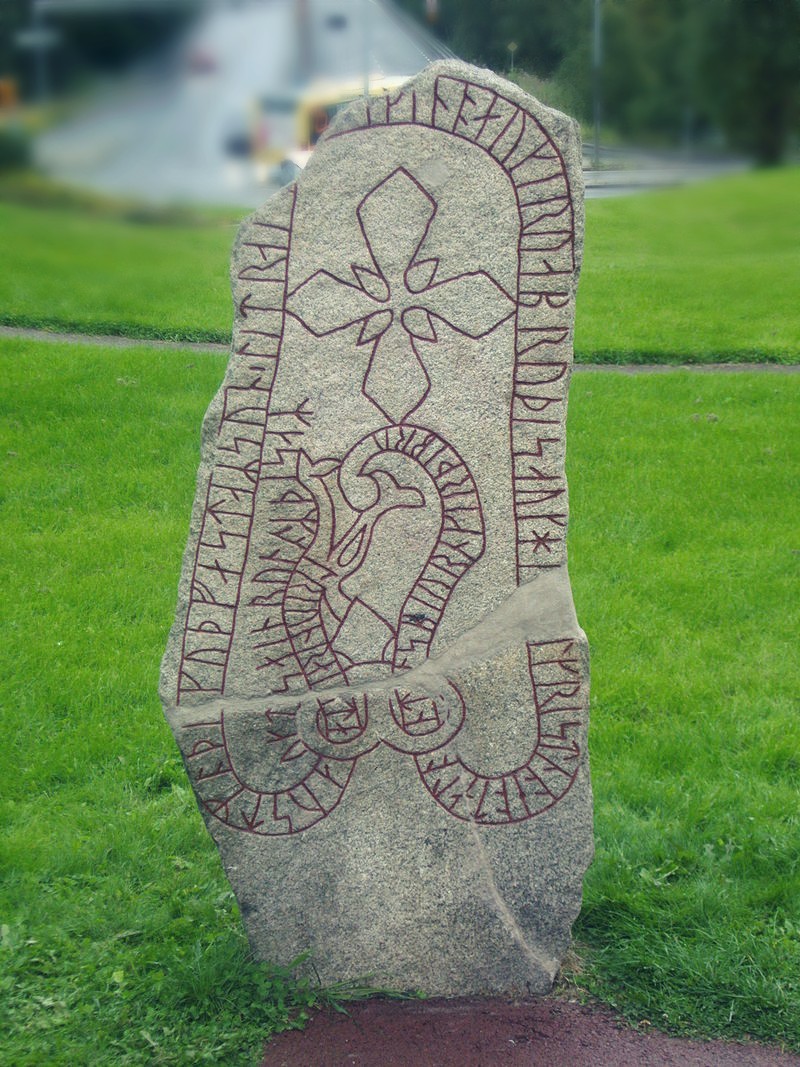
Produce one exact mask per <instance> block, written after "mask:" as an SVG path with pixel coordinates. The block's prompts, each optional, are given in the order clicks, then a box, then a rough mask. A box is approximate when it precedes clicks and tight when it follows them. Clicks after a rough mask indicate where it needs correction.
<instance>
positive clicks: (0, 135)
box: [0, 123, 31, 172]
mask: <svg viewBox="0 0 800 1067" xmlns="http://www.w3.org/2000/svg"><path fill="white" fill-rule="evenodd" d="M30 161H31V142H30V137H29V136H28V134H27V132H26V131H25V129H24V128H23V127H22V126H19V125H15V124H11V123H5V124H3V123H0V172H2V171H7V170H21V169H22V168H23V167H27V166H28V164H29V163H30Z"/></svg>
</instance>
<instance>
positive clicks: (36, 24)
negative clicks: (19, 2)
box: [31, 0, 49, 104]
mask: <svg viewBox="0 0 800 1067" xmlns="http://www.w3.org/2000/svg"><path fill="white" fill-rule="evenodd" d="M31 16H32V17H31V23H32V25H33V32H34V35H35V37H34V45H33V61H34V70H35V81H36V98H37V100H38V101H39V103H40V104H43V103H44V102H45V101H46V100H47V97H48V95H49V85H48V78H47V48H48V44H47V42H46V40H45V36H44V34H45V28H44V19H43V17H42V9H41V7H40V6H39V4H37V3H36V0H33V11H32V12H31Z"/></svg>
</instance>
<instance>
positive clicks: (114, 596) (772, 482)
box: [0, 340, 800, 1067]
mask: <svg viewBox="0 0 800 1067" xmlns="http://www.w3.org/2000/svg"><path fill="white" fill-rule="evenodd" d="M0 358H2V374H3V379H2V380H3V382H4V384H5V388H4V390H3V392H2V397H1V398H0V403H2V411H1V412H0V414H1V415H2V418H0V465H2V471H3V473H2V483H1V485H2V490H1V491H2V498H1V499H0V553H2V567H0V576H1V577H0V581H1V582H2V597H3V603H4V605H5V606H6V609H5V611H4V613H3V616H2V620H1V621H0V632H1V633H2V647H3V650H4V670H3V673H2V679H1V680H0V694H2V695H1V696H0V716H2V726H3V738H4V744H3V745H2V746H0V780H2V782H3V791H2V800H0V819H1V820H2V832H1V833H0V871H2V883H1V884H0V933H1V934H2V944H1V945H0V999H2V1001H3V1006H2V1009H0V1014H1V1015H2V1016H3V1018H4V1024H3V1027H2V1029H0V1062H2V1063H8V1064H14V1065H15V1067H17V1065H20V1067H21V1065H30V1067H34V1065H35V1067H39V1065H41V1064H48V1065H51V1064H54V1065H57V1064H58V1065H60V1064H64V1065H67V1064H74V1063H80V1064H114V1065H117V1064H147V1063H156V1062H157V1063H164V1064H170V1063H172V1064H183V1063H185V1064H189V1063H200V1062H212V1063H220V1064H225V1065H226V1067H228V1065H233V1064H238V1063H240V1064H249V1063H255V1062H256V1059H257V1055H258V1049H259V1043H260V1041H261V1040H262V1039H263V1038H264V1037H265V1036H267V1035H268V1034H269V1033H270V1032H272V1031H274V1030H275V1029H277V1028H280V1027H282V1026H286V1025H288V1024H289V1022H290V1021H291V1020H292V1019H295V1020H297V1021H298V1022H301V1021H302V1018H303V1013H304V1012H305V1011H306V1010H307V1009H308V1007H309V1006H310V1005H312V1004H314V1003H319V1002H320V1001H324V1000H325V999H326V998H327V999H328V1000H330V999H332V998H333V999H335V998H336V997H343V996H345V995H346V991H338V992H337V991H333V993H323V992H322V991H319V990H317V989H316V988H315V987H314V985H313V983H311V982H309V981H308V980H307V979H306V980H303V981H301V982H300V983H299V984H297V983H295V982H294V980H292V979H291V978H290V977H289V976H288V975H287V974H286V973H285V972H283V971H280V970H275V969H272V968H268V967H256V966H254V965H253V964H251V963H249V962H248V961H247V958H246V953H245V946H244V940H243V935H242V932H241V926H240V921H239V917H238V913H237V909H236V906H235V902H234V900H233V898H232V896H231V894H230V891H229V889H228V886H227V883H226V882H225V879H224V877H223V875H222V872H221V867H220V863H219V860H218V857H217V854H216V851H215V849H214V847H213V845H212V843H211V840H210V838H209V837H208V836H207V834H206V832H205V829H204V827H203V825H202V821H201V819H200V816H199V814H198V812H197V809H196V806H195V804H194V801H193V799H192V795H191V791H190V789H189V786H188V783H187V780H186V778H185V775H184V772H183V769H182V767H181V764H180V760H179V758H178V756H177V751H176V748H175V746H174V743H173V741H172V738H171V736H170V734H169V731H168V729H167V726H166V724H165V722H164V719H163V716H162V713H161V709H160V706H159V703H158V699H157V696H156V688H157V677H158V665H159V660H160V657H161V654H162V651H163V647H164V644H165V640H166V634H167V630H168V628H169V625H170V623H171V619H172V614H173V611H174V603H175V596H176V587H177V578H178V573H179V567H180V558H181V554H182V550H183V545H184V541H185V537H186V531H187V526H188V519H189V509H190V505H191V498H192V495H193V488H194V477H195V471H196V466H197V459H198V450H199V433H200V420H201V417H202V412H203V410H204V408H205V406H206V404H207V402H208V400H209V399H210V397H211V395H212V393H213V391H214V389H215V388H216V385H217V384H218V381H219V379H220V378H221V375H222V371H223V366H224V360H223V359H222V358H221V357H217V356H208V355H202V356H198V355H197V354H195V353H190V352H182V351H167V352H165V351H161V350H159V351H153V350H148V349H146V348H142V349H125V350H123V351H113V350H108V349H104V348H95V347H88V346H87V347H83V348H82V347H80V346H66V345H53V344H42V343H34V342H26V341H9V340H5V341H2V342H0ZM572 390H573V391H572V397H571V401H570V427H569V432H570V437H569V457H568V463H569V473H570V479H571V493H572V525H571V531H570V552H571V555H570V559H571V565H570V570H571V574H572V579H573V584H574V589H575V595H576V601H577V605H578V613H579V618H580V620H581V623H582V625H583V626H584V628H585V629H586V631H587V633H588V634H589V638H590V642H591V645H592V656H593V660H592V686H593V697H592V703H593V708H592V716H593V718H592V736H591V742H592V761H593V775H594V784H595V792H596V830H597V859H596V862H595V864H594V866H593V867H592V868H591V870H590V872H589V875H588V878H587V882H586V892H585V907H584V910H583V914H582V917H581V919H580V921H579V924H578V927H577V929H576V936H577V939H578V955H579V957H580V967H579V969H578V970H577V972H576V973H574V975H573V979H572V980H573V981H575V982H576V983H577V984H578V986H579V987H580V988H581V989H584V990H588V991H590V992H592V993H594V994H596V995H598V996H600V997H601V998H602V999H603V1000H605V1001H607V1002H609V1003H612V1004H615V1005H617V1006H618V1007H619V1008H620V1009H621V1010H624V1011H625V1012H627V1013H628V1014H629V1015H630V1016H631V1017H633V1018H637V1019H642V1018H646V1019H648V1020H650V1021H651V1022H652V1023H653V1024H654V1025H657V1026H662V1027H665V1028H671V1029H673V1030H677V1031H683V1032H699V1033H704V1034H708V1035H710V1034H724V1035H728V1036H733V1037H742V1036H744V1035H746V1034H749V1035H752V1036H753V1037H756V1038H758V1039H760V1040H764V1041H779V1042H784V1043H786V1044H787V1045H789V1046H791V1047H793V1048H796V1049H799V1050H800V869H799V868H798V856H799V855H800V810H799V808H800V805H798V786H800V723H799V722H798V717H797V708H796V703H793V702H796V694H797V691H798V681H800V679H799V678H798V675H799V674H800V668H798V663H797V656H796V635H797V631H798V606H797V596H796V588H797V586H796V580H797V572H798V570H799V569H800V541H798V532H797V531H798V529H799V528H800V523H798V519H799V518H800V516H798V510H800V509H799V507H798V501H797V497H796V493H794V491H793V490H794V489H795V488H796V485H797V478H798V469H799V468H800V455H799V454H798V453H799V452H800V443H799V442H798V435H797V433H796V412H797V404H798V400H799V399H800V397H798V393H799V392H800V376H795V375H792V376H788V375H787V376H783V375H773V374H748V373H742V374H737V375H732V374H727V375H726V374H718V375H696V374H694V375H693V374H691V373H689V372H685V371H676V372H674V373H671V374H667V375H663V374H662V375H642V376H637V377H629V376H622V375H610V374H609V375H605V374H602V375H597V374H592V375H589V374H587V375H583V376H577V377H576V379H575V381H574V382H573V387H572ZM793 583H794V584H793ZM204 1057H205V1059H204Z"/></svg>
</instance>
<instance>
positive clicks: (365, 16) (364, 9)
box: [361, 0, 370, 98]
mask: <svg viewBox="0 0 800 1067" xmlns="http://www.w3.org/2000/svg"><path fill="white" fill-rule="evenodd" d="M369 5H370V0H363V2H362V4H361V9H362V17H363V22H364V29H363V37H362V40H363V42H364V96H365V97H367V98H369V50H370V34H369V29H370V27H369Z"/></svg>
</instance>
